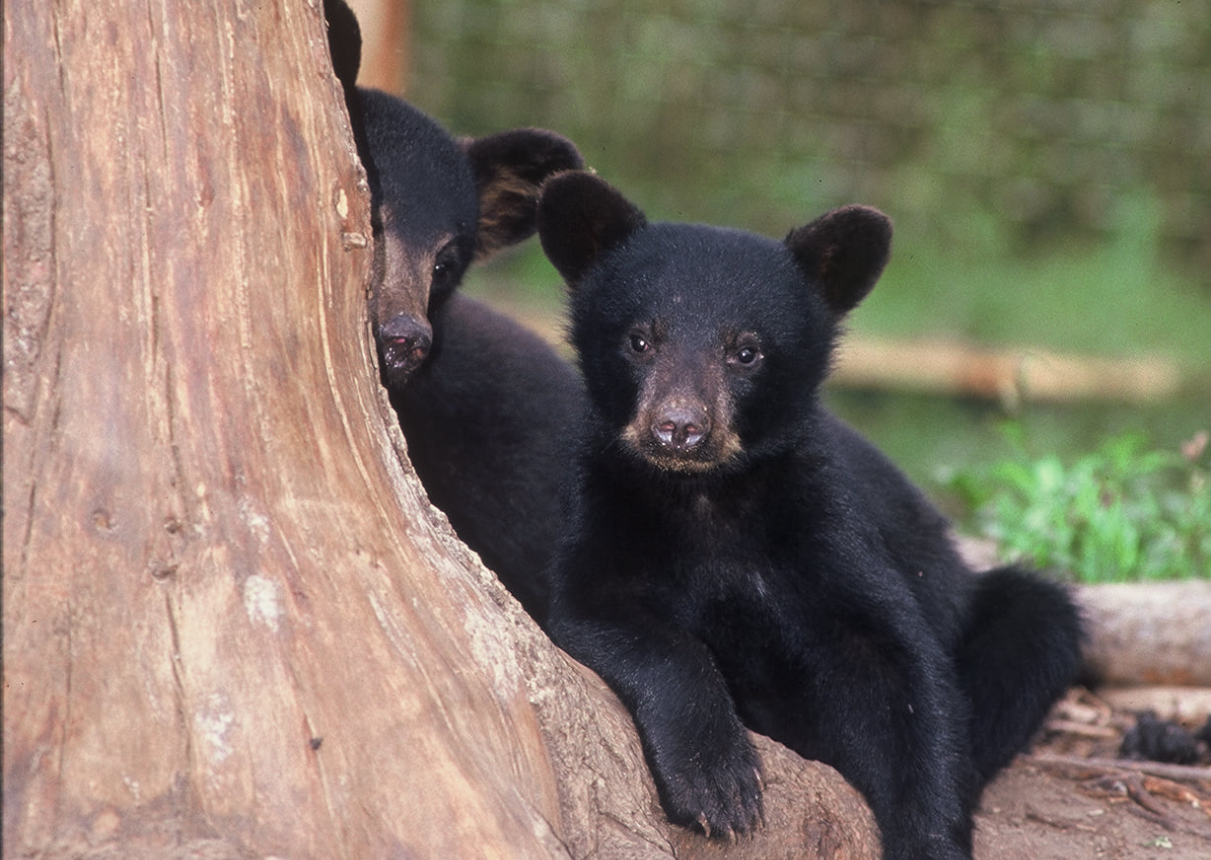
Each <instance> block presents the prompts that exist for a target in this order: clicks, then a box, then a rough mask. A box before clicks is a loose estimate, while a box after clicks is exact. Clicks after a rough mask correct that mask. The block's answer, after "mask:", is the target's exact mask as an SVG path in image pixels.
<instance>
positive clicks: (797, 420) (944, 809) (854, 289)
mask: <svg viewBox="0 0 1211 860" xmlns="http://www.w3.org/2000/svg"><path fill="white" fill-rule="evenodd" d="M538 222H539V235H540V237H541V239H542V244H543V248H544V250H545V251H546V253H547V256H548V257H549V258H550V260H551V262H552V263H553V264H554V265H555V267H556V268H557V269H558V270H559V271H560V273H561V274H562V275H563V276H564V278H565V280H566V281H567V283H568V287H569V291H570V294H571V333H572V341H573V344H574V346H575V347H576V350H577V352H578V354H579V359H580V364H581V368H582V371H583V374H584V378H585V382H586V385H587V387H588V391H589V396H590V399H591V401H592V404H591V406H592V408H591V410H590V415H589V417H588V420H587V425H586V427H585V430H584V437H583V438H582V439H581V440H580V447H579V480H580V484H579V487H578V490H577V492H576V493H574V494H573V500H572V504H573V505H574V510H573V512H572V515H571V517H570V519H569V533H568V535H567V536H566V537H565V540H564V542H563V545H562V547H561V549H560V552H559V554H558V559H557V562H556V564H555V566H554V569H553V572H552V573H553V576H552V584H551V587H552V603H551V608H550V614H549V619H548V621H549V628H550V632H551V634H552V636H553V637H554V638H555V640H556V642H557V643H558V644H560V645H561V646H562V647H563V648H565V649H566V650H567V651H568V652H569V653H570V654H571V655H572V656H574V657H576V658H577V659H579V660H581V661H582V662H584V663H585V664H586V665H588V666H589V667H590V668H592V669H594V670H595V671H596V672H597V673H598V674H600V675H601V676H602V678H603V679H604V680H605V681H606V682H607V683H608V684H610V686H611V687H612V688H613V689H614V690H615V692H616V693H617V694H618V695H619V697H620V698H621V699H622V701H623V702H624V703H625V704H626V706H627V707H628V708H629V710H630V711H631V714H632V715H633V717H634V719H635V723H636V726H637V728H638V730H639V734H640V738H641V740H642V743H643V748H644V753H645V755H646V758H647V761H648V764H649V766H650V768H651V770H652V774H653V776H654V778H655V781H656V785H657V788H658V790H659V793H660V797H661V801H662V803H663V806H664V808H665V810H666V812H667V814H668V815H669V817H670V819H672V820H673V821H675V822H678V823H682V824H686V825H690V826H693V825H695V824H696V825H697V826H699V827H700V828H701V829H702V830H703V831H705V832H706V834H707V835H731V834H734V833H743V832H746V831H749V830H751V829H752V828H754V827H755V826H756V825H757V824H758V823H759V821H760V817H761V791H762V786H761V780H760V762H759V761H758V757H757V755H756V753H755V751H754V748H753V746H752V743H751V742H750V739H749V737H748V734H747V732H746V731H745V726H747V727H749V728H752V729H754V730H756V731H758V732H761V733H764V734H767V735H769V736H770V737H772V738H774V739H776V740H779V741H781V742H782V743H784V744H786V745H787V746H789V747H790V748H791V749H793V750H795V751H797V752H799V753H800V754H801V755H803V756H805V757H808V758H812V759H817V760H819V761H823V762H826V763H828V764H831V765H833V766H834V767H836V768H837V769H838V770H839V771H840V772H841V773H842V775H844V776H845V777H846V779H848V780H849V781H850V782H851V783H852V784H853V785H854V786H855V787H856V788H857V789H858V790H859V791H861V792H862V793H863V795H864V796H865V797H866V799H867V801H868V803H869V804H870V806H871V808H872V810H873V812H874V814H875V818H876V820H877V821H878V823H879V827H880V831H881V834H882V839H883V851H884V857H886V858H888V860H896V858H918V860H919V858H949V860H959V858H970V856H971V830H972V819H971V815H972V809H973V806H974V804H975V802H976V800H977V799H978V796H979V792H980V789H981V788H982V787H983V785H984V784H985V783H986V782H987V781H988V779H990V778H991V776H992V775H993V774H994V773H995V772H996V771H997V770H998V769H999V768H1001V767H1002V766H1004V765H1005V764H1006V763H1007V762H1008V761H1009V759H1010V758H1012V756H1013V755H1014V753H1015V752H1016V751H1017V750H1019V749H1021V748H1022V747H1023V746H1024V745H1025V744H1026V743H1027V742H1028V740H1029V738H1030V736H1031V735H1032V733H1033V732H1034V731H1035V730H1036V728H1037V727H1038V725H1039V724H1040V722H1041V721H1042V719H1043V717H1044V716H1045V714H1046V711H1047V709H1048V707H1049V706H1050V705H1051V703H1052V702H1053V701H1054V700H1055V699H1056V698H1057V697H1058V696H1059V695H1060V694H1061V693H1062V692H1063V690H1064V689H1065V687H1066V686H1067V685H1068V683H1069V682H1070V679H1071V678H1072V676H1073V674H1074V672H1075V670H1076V667H1077V663H1078V659H1079V650H1080V645H1079V643H1080V623H1079V618H1078V615H1077V612H1076V609H1075V607H1074V606H1073V604H1072V602H1071V601H1070V599H1069V598H1068V595H1067V594H1066V592H1065V591H1064V590H1063V589H1062V588H1060V587H1059V586H1056V585H1053V584H1051V583H1049V582H1047V581H1044V580H1042V579H1039V578H1037V577H1035V576H1033V575H1031V574H1028V573H1026V572H1023V571H1019V570H1016V569H1013V568H1006V569H1002V570H997V571H992V572H989V573H986V574H983V575H980V576H977V575H974V574H973V573H972V572H971V571H970V570H968V568H967V567H966V566H965V565H964V563H963V562H962V560H961V559H960V558H959V556H958V555H957V553H956V551H955V550H954V548H953V546H952V545H951V542H950V540H949V537H948V531H947V528H948V526H947V523H946V521H945V520H944V518H943V517H942V516H941V514H939V513H938V512H937V511H936V510H935V509H934V508H933V507H932V506H931V505H930V504H929V503H928V502H927V501H926V499H925V498H924V496H923V495H921V493H920V492H918V491H917V490H916V489H915V488H914V487H913V486H912V485H911V484H910V483H909V482H908V480H907V479H906V478H905V477H904V476H903V475H902V474H901V473H900V472H899V471H898V470H897V469H896V468H895V467H894V466H893V465H892V464H891V463H890V462H889V461H887V460H886V459H885V458H884V457H883V456H882V455H881V454H880V453H879V452H878V451H876V450H875V449H874V448H873V447H872V446H871V445H870V444H869V443H867V442H866V441H865V440H863V439H862V438H861V437H860V436H858V434H856V433H855V432H854V431H853V430H851V429H850V428H848V427H847V426H845V425H844V424H842V423H841V422H839V421H838V420H837V419H835V418H834V417H832V416H831V415H829V414H828V413H827V412H826V411H825V410H824V409H823V407H822V406H821V405H820V402H819V397H818V390H819V388H820V385H821V383H822V382H823V381H824V378H825V376H826V375H827V372H828V369H829V362H830V360H831V357H832V352H833V345H834V340H835V338H836V336H837V333H838V329H839V324H840V320H841V319H842V317H843V316H844V315H845V314H846V313H847V312H848V311H849V310H851V309H852V308H853V307H854V306H855V305H857V304H858V302H859V301H860V300H861V299H862V298H863V297H864V296H865V295H866V294H867V292H868V291H869V290H870V289H871V288H872V287H873V286H874V284H875V281H876V280H877V279H878V277H879V275H880V273H881V272H882V269H883V266H884V264H885V263H886V261H887V259H888V256H889V254H890V244H891V224H890V221H889V220H888V219H887V218H886V216H884V215H883V214H882V213H879V212H877V211H876V210H873V209H869V208H865V207H858V206H853V207H847V208H844V209H840V210H836V211H834V212H830V213H828V214H826V215H824V216H823V217H821V218H819V219H817V220H816V221H813V222H812V223H810V224H808V225H806V226H804V227H801V228H799V229H796V230H792V231H791V233H790V234H789V235H788V236H787V237H786V240H785V241H784V242H777V241H775V240H771V239H765V238H762V237H759V236H754V235H752V234H748V233H744V232H740V231H736V230H725V229H719V228H713V227H705V226H698V225H687V224H668V223H648V221H647V219H646V218H645V217H644V215H643V213H642V212H641V211H640V210H638V209H637V208H636V207H635V206H633V205H632V204H631V203H629V202H628V201H627V200H626V199H625V198H623V197H622V195H621V194H619V193H618V192H617V191H615V190H614V189H613V188H611V187H610V186H609V185H607V184H606V183H605V182H603V181H602V180H600V179H598V178H596V177H595V176H592V175H589V174H586V173H577V172H573V173H567V174H563V175H561V176H558V177H556V178H554V179H552V180H550V181H549V182H548V183H547V185H546V186H545V188H544V191H543V196H542V199H541V201H540V204H539V213H538Z"/></svg>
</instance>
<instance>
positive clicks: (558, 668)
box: [3, 0, 878, 858]
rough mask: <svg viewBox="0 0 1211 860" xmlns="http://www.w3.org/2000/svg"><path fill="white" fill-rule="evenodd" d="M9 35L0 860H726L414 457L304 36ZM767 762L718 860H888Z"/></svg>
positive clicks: (828, 790) (793, 760) (267, 11)
mask: <svg viewBox="0 0 1211 860" xmlns="http://www.w3.org/2000/svg"><path fill="white" fill-rule="evenodd" d="M4 25H5V54H6V56H5V63H4V87H5V91H4V99H5V104H4V109H5V119H4V183H5V188H4V266H5V271H4V295H5V318H4V326H5V328H4V549H3V553H4V555H3V561H4V608H3V612H4V615H3V621H4V664H5V665H4V670H5V679H4V822H3V823H4V835H3V849H4V856H5V857H69V856H70V857H75V856H92V857H111V856H112V857H118V856H121V857H136V858H137V857H212V858H226V857H262V856H269V855H277V856H282V857H290V858H307V857H323V858H331V857H344V858H376V857H405V856H406V857H425V858H428V857H432V858H456V857H473V856H474V857H518V858H542V857H582V856H585V855H588V854H591V853H593V852H594V851H596V852H597V856H601V857H607V858H623V857H669V856H672V855H673V854H674V852H676V853H677V856H679V857H693V856H706V855H708V854H709V855H711V856H715V852H716V851H717V846H716V845H714V844H711V843H708V842H706V840H703V839H702V838H701V837H698V836H695V835H693V834H690V833H688V832H684V831H680V830H677V829H676V828H671V827H670V826H669V825H668V824H667V822H666V821H665V820H664V817H663V815H662V814H661V812H660V810H659V807H658V805H657V803H656V801H655V794H654V789H653V788H652V784H651V780H650V777H649V776H648V773H647V769H646V767H645V766H644V764H643V760H642V756H641V755H640V753H639V750H638V744H637V742H636V739H635V735H634V731H633V728H632V726H631V724H630V721H629V718H628V717H627V715H626V713H625V712H624V711H623V710H622V709H621V707H620V706H619V705H618V704H617V702H616V701H615V700H614V699H613V697H612V696H611V695H610V694H609V693H608V691H606V690H605V688H604V687H603V686H602V685H601V683H600V681H598V680H597V679H596V677H595V676H593V675H591V674H590V673H588V672H587V671H585V670H583V669H579V667H577V666H576V665H575V664H574V663H572V662H571V661H570V660H569V659H568V658H567V657H565V656H564V655H563V654H562V653H561V652H559V651H557V650H556V649H555V648H554V647H553V646H552V645H551V644H550V642H549V641H548V640H547V639H546V638H545V637H543V636H542V634H541V633H540V632H539V631H538V630H537V628H536V627H535V626H534V625H533V624H531V623H530V622H529V620H528V618H526V617H525V616H524V614H522V613H521V612H520V610H519V609H518V607H517V605H516V604H515V603H514V602H513V601H512V600H511V599H510V598H509V597H508V595H507V594H506V593H505V592H504V591H503V590H502V589H501V588H500V586H499V584H498V583H496V581H495V579H494V578H493V577H492V576H491V575H490V574H489V573H488V572H487V571H485V570H484V569H483V567H482V566H481V565H479V563H478V561H477V560H476V559H475V558H474V556H473V555H471V554H470V553H469V552H468V551H467V550H466V549H465V548H464V547H463V546H462V545H461V544H459V543H458V542H457V541H456V540H455V539H454V538H453V536H452V533H451V532H450V531H449V529H448V527H446V526H445V524H444V520H443V519H442V518H441V517H440V516H438V515H435V514H434V513H433V512H432V510H431V509H430V508H429V507H428V504H427V502H426V501H425V500H424V495H423V492H422V491H421V489H420V486H419V484H418V483H417V482H416V480H415V477H414V476H413V474H412V472H411V470H410V468H409V467H408V466H407V463H406V460H405V459H403V457H402V454H403V441H402V438H401V437H400V434H399V431H398V429H397V428H396V426H395V424H394V421H393V419H392V416H391V415H390V413H389V410H388V407H387V405H386V399H385V396H384V394H383V392H382V391H381V389H380V388H379V386H378V382H377V376H376V374H375V371H374V368H373V351H372V348H371V343H370V339H369V335H368V330H367V325H366V307H365V285H366V281H367V276H368V270H369V255H370V251H369V245H368V239H369V236H370V230H369V217H368V200H367V194H366V191H365V183H364V180H363V176H362V174H361V172H360V168H359V166H358V164H357V161H356V156H355V154H354V147H353V143H352V138H351V136H350V133H349V129H348V121H347V118H346V117H345V115H344V108H343V103H342V100H341V93H340V88H339V86H338V85H337V83H336V80H335V79H334V78H333V76H332V72H331V67H330V65H329V61H328V56H327V48H326V42H325V39H324V30H323V27H324V24H323V20H322V11H321V4H319V3H318V2H310V0H270V1H269V2H263V3H247V2H243V0H241V2H236V3H213V2H204V0H203V2H195V3H161V2H156V0H152V2H151V3H148V4H141V5H140V4H129V3H123V2H119V0H92V2H89V3H64V2H60V0H55V2H45V3H43V2H28V1H27V2H22V3H16V4H10V5H9V6H8V7H7V8H6V20H5V24H4ZM760 743H761V749H762V752H763V755H764V757H765V761H766V764H767V782H768V783H769V789H768V792H767V818H768V820H769V824H768V826H767V827H766V828H765V830H764V832H763V833H762V834H761V835H760V836H759V837H758V838H756V839H752V840H744V841H742V842H741V843H740V844H739V845H738V846H735V848H734V849H733V850H734V852H735V853H734V856H738V857H739V856H762V857H792V856H796V857H868V856H876V855H877V853H878V849H877V839H876V837H875V831H874V829H873V825H872V824H871V820H870V818H869V815H868V814H867V812H866V811H865V808H864V807H863V805H862V803H861V801H860V799H859V798H858V797H857V795H856V794H855V793H854V792H853V791H852V790H851V789H849V788H848V787H847V786H846V785H845V783H844V782H843V781H841V780H840V778H839V777H837V775H836V774H835V773H833V772H832V771H830V770H828V769H827V768H823V767H821V766H818V765H813V764H810V763H806V762H803V761H802V760H800V759H798V758H797V757H795V756H793V755H791V754H790V753H788V752H786V751H785V750H783V749H781V748H780V747H777V746H776V745H774V744H772V743H770V742H767V741H764V740H762V741H760Z"/></svg>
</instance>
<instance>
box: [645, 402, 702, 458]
mask: <svg viewBox="0 0 1211 860" xmlns="http://www.w3.org/2000/svg"><path fill="white" fill-rule="evenodd" d="M710 432H711V417H710V415H708V414H707V412H706V409H705V408H703V407H702V406H701V405H699V404H696V403H686V402H684V401H674V402H671V403H666V404H663V405H662V408H659V409H657V410H655V413H654V415H653V418H652V435H653V436H654V437H655V438H656V440H657V441H658V442H659V443H660V444H661V445H663V446H664V447H665V448H667V449H669V451H671V452H673V453H681V452H687V451H689V450H690V449H691V448H693V447H694V446H695V445H697V444H699V443H700V442H701V441H702V440H703V439H704V438H705V437H706V436H707V435H708V434H709V433H710Z"/></svg>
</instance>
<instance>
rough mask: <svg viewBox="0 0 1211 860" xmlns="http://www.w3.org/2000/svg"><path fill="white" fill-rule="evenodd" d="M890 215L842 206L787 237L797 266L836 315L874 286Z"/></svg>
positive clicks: (886, 247)
mask: <svg viewBox="0 0 1211 860" xmlns="http://www.w3.org/2000/svg"><path fill="white" fill-rule="evenodd" d="M891 232H892V231H891V219H890V218H888V217H887V216H886V215H884V214H883V213H882V212H880V211H879V210H878V209H872V208H870V207H869V206H845V207H842V208H841V209H834V210H833V211H831V212H827V213H825V214H824V215H821V216H820V217H819V218H817V219H816V220H815V221H812V222H811V223H810V224H806V225H804V226H802V227H799V228H798V229H796V230H791V232H790V233H789V234H787V237H786V240H785V242H786V247H787V248H789V249H790V252H791V254H792V255H793V256H794V258H795V261H796V262H797V263H798V264H799V267H800V268H801V269H802V270H803V271H804V272H805V273H806V274H807V276H808V279H809V280H811V281H812V283H813V284H815V285H816V286H817V289H819V290H820V292H821V294H822V295H823V296H824V300H825V301H826V302H827V303H828V306H829V307H830V308H832V310H833V312H834V313H835V314H837V316H844V315H845V314H846V313H848V312H849V311H851V310H852V309H853V308H854V307H855V306H857V304H858V302H860V301H862V299H864V298H866V294H867V293H869V292H870V291H871V288H873V287H874V285H875V282H876V281H878V280H879V275H881V274H882V273H883V267H884V266H886V265H887V260H888V258H889V257H890V256H891Z"/></svg>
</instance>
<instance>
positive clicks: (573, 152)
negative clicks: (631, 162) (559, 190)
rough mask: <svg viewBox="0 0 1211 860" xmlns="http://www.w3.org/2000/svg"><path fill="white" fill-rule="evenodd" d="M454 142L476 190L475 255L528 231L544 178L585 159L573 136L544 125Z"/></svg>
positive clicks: (518, 238) (535, 219) (524, 235)
mask: <svg viewBox="0 0 1211 860" xmlns="http://www.w3.org/2000/svg"><path fill="white" fill-rule="evenodd" d="M459 143H460V144H461V145H462V147H463V150H464V151H465V152H466V154H467V160H468V161H470V162H471V174H472V176H473V177H474V179H475V190H476V193H477V194H478V195H479V233H478V239H477V240H476V247H475V256H476V258H477V259H483V258H485V257H488V256H491V255H492V254H493V253H495V252H496V251H498V250H500V249H501V248H505V247H508V246H509V245H515V244H517V243H518V242H520V241H522V240H523V239H526V238H529V237H530V236H532V235H533V234H534V231H535V230H536V229H537V226H538V197H539V193H540V190H541V188H542V184H543V182H545V181H546V180H547V178H548V177H550V176H553V175H554V174H556V173H561V172H563V171H565V170H577V169H579V168H580V167H582V166H583V165H584V161H583V160H582V159H581V157H580V152H579V151H578V150H577V149H576V147H575V145H574V144H573V143H572V141H570V140H568V139H567V138H566V137H563V136H561V135H558V134H556V133H555V132H553V131H546V130H544V129H537V128H519V129H514V130H513V131H502V132H500V133H499V134H493V135H489V136H488V137H478V138H463V139H462V140H460V141H459Z"/></svg>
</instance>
